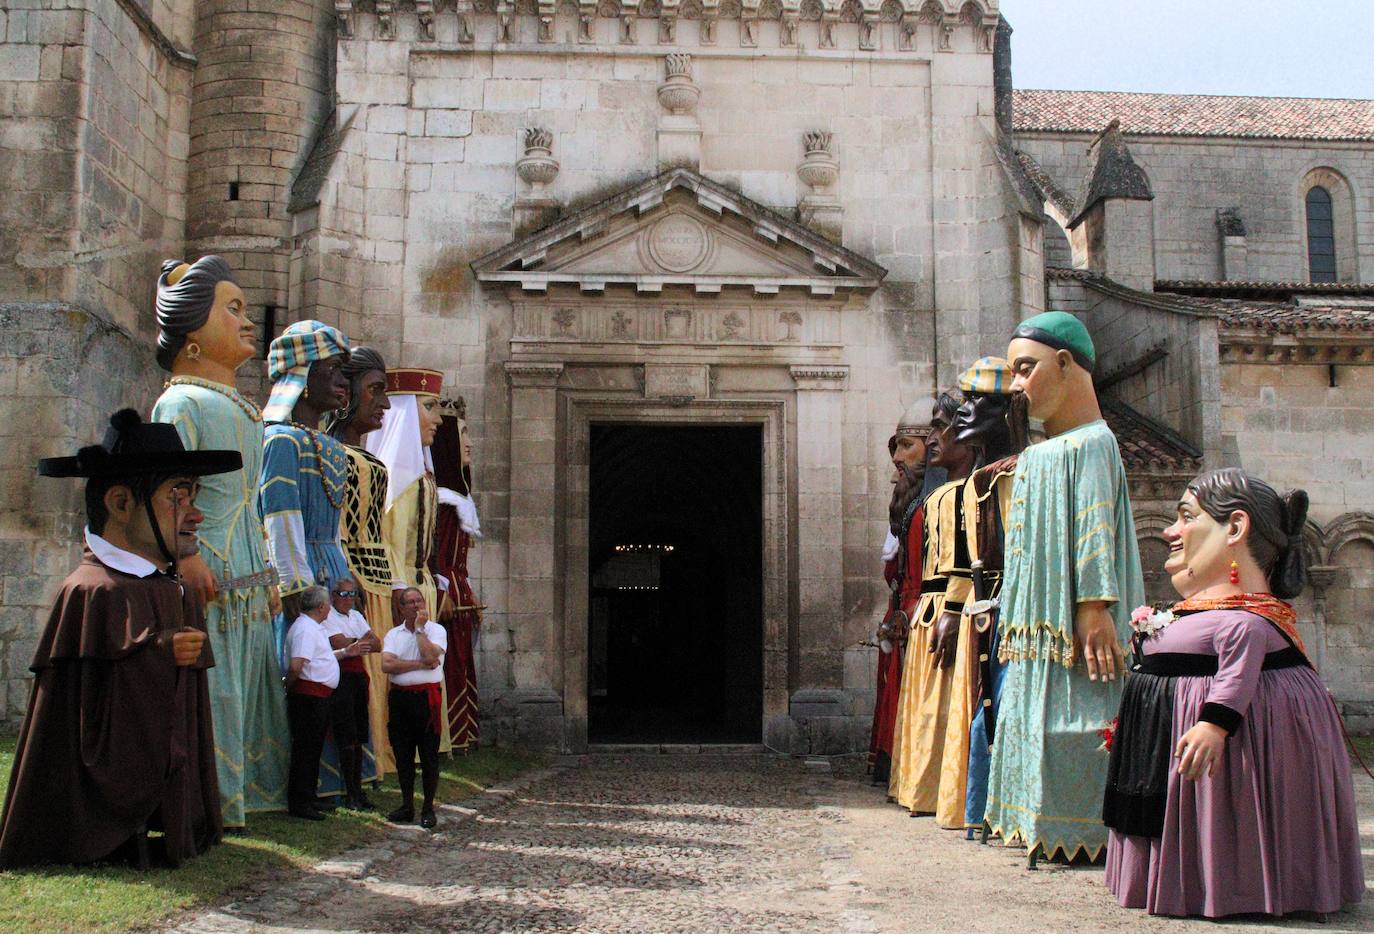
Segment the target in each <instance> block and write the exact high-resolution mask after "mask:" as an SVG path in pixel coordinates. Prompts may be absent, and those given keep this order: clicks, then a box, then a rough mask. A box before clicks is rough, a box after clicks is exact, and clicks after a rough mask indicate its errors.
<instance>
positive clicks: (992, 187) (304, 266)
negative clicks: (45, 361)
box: [292, 12, 1043, 716]
mask: <svg viewBox="0 0 1374 934" xmlns="http://www.w3.org/2000/svg"><path fill="white" fill-rule="evenodd" d="M349 20H350V24H351V27H352V31H351V35H349V36H341V37H340V39H339V42H338V47H337V67H338V76H337V80H336V89H337V92H338V109H337V112H336V120H337V122H338V126H339V128H340V129H339V138H338V151H337V154H336V155H335V156H334V157H333V158H332V160H331V162H330V165H329V168H328V172H327V176H326V178H325V181H324V184H323V186H322V188H321V192H320V198H319V205H318V208H317V209H312V210H311V211H310V212H305V211H303V212H301V215H300V216H299V217H298V229H299V230H303V231H306V234H305V236H303V237H299V238H298V241H297V249H296V263H295V267H296V269H298V273H293V275H295V276H298V278H299V281H300V292H299V294H300V296H301V298H300V301H299V302H298V301H297V299H296V295H295V293H296V289H295V286H294V285H293V296H292V303H293V305H292V317H293V318H294V317H302V316H311V317H319V318H322V319H323V320H327V321H328V320H335V321H337V322H339V324H340V326H341V327H343V328H344V329H345V330H346V331H347V332H348V333H349V335H350V337H351V338H353V339H354V340H355V341H357V342H360V343H368V344H372V345H374V346H377V347H378V348H379V349H380V350H381V351H382V352H383V354H384V355H385V356H386V358H387V360H388V362H390V363H394V364H401V365H421V366H433V367H437V368H440V369H442V370H443V371H444V372H445V378H446V386H447V387H449V388H450V389H451V390H452V391H454V392H458V393H461V394H463V395H464V396H465V397H466V398H467V401H468V411H469V422H470V424H471V425H472V426H473V429H474V433H475V442H476V448H477V450H476V458H477V462H478V467H479V470H478V484H477V485H478V500H479V504H480V505H481V507H482V512H483V526H484V530H485V532H486V538H485V540H484V541H483V543H482V545H481V547H480V548H478V549H476V550H475V552H474V556H473V568H472V570H473V573H474V577H475V578H476V579H477V580H479V581H480V582H481V590H482V598H483V600H484V601H485V602H486V603H487V604H488V605H489V606H490V610H489V611H488V613H487V622H486V624H485V625H484V627H483V630H482V637H481V639H482V645H481V650H480V652H479V668H480V672H479V674H480V680H481V682H482V685H483V690H484V697H486V698H489V699H490V700H491V701H492V703H493V704H495V705H496V706H497V707H501V705H502V704H505V706H506V707H512V706H513V705H518V704H521V703H523V701H521V700H520V697H521V695H520V690H521V689H522V688H523V687H525V686H527V684H526V682H530V681H531V680H532V679H533V680H537V679H538V675H537V674H536V673H535V672H533V671H532V670H530V660H529V659H524V660H522V659H521V658H520V657H519V656H520V645H521V644H522V639H524V640H525V641H526V642H527V641H528V639H527V638H526V637H527V636H528V633H525V634H524V636H521V635H520V634H516V633H512V632H511V631H510V627H509V625H508V622H509V620H508V614H510V613H512V612H516V611H514V610H512V609H511V607H512V604H514V603H516V602H517V601H518V600H519V599H520V593H519V592H517V591H519V588H518V587H517V586H516V583H517V582H515V581H512V580H510V579H509V575H510V573H511V572H510V570H509V569H510V568H511V567H512V566H513V565H514V563H515V561H516V556H515V555H512V554H509V553H508V549H509V541H510V537H509V536H510V534H511V532H510V529H509V519H508V516H509V501H510V493H509V491H510V490H511V489H512V487H513V485H514V483H515V476H514V475H515V474H517V473H518V472H519V471H520V470H522V468H523V467H524V466H525V465H523V464H522V463H521V461H520V458H521V448H522V444H523V442H521V441H520V440H519V439H515V438H512V437H510V424H511V422H510V405H511V392H512V390H511V389H510V386H509V381H508V377H507V374H506V372H505V369H504V364H505V363H506V362H507V360H508V359H509V355H510V350H509V341H510V338H511V334H512V318H511V309H510V305H509V303H508V301H507V300H506V298H505V297H504V296H503V295H499V294H492V293H487V292H483V291H482V290H481V289H479V288H478V287H477V285H476V284H475V283H474V281H473V277H472V273H471V271H470V269H469V268H468V266H469V263H471V262H472V261H473V260H475V259H477V258H478V257H481V256H483V255H485V254H486V253H488V252H490V251H492V250H494V249H496V248H498V247H501V246H504V245H505V244H506V243H508V242H510V241H511V240H512V239H514V238H515V236H516V223H515V217H514V214H515V203H516V200H517V199H518V198H520V197H522V196H524V195H526V194H527V193H528V186H527V185H526V184H525V183H524V182H522V181H521V180H520V179H519V177H518V175H517V173H516V171H515V163H516V161H517V160H518V159H519V158H521V156H522V155H523V132H522V131H523V130H524V129H525V128H527V127H541V128H544V129H547V130H549V131H550V132H551V134H552V136H553V149H552V156H553V158H554V159H556V160H558V162H559V164H560V168H559V172H558V174H557V176H556V179H555V180H554V181H553V182H552V183H551V184H550V186H549V188H550V194H551V195H552V197H553V198H554V199H556V200H557V202H558V204H559V207H560V209H561V212H562V213H563V214H564V215H567V214H568V213H571V212H573V211H576V210H578V209H580V208H583V207H586V206H588V205H591V204H594V203H596V202H597V201H599V200H601V199H603V198H605V197H607V196H609V195H612V194H614V193H616V192H618V191H620V190H623V189H625V188H627V187H629V186H631V185H633V184H635V183H638V182H641V181H643V180H645V179H647V178H649V177H651V176H653V175H656V174H657V173H658V172H659V171H660V168H661V166H660V162H659V160H658V152H657V147H656V131H657V129H658V127H659V123H660V117H661V115H662V114H663V113H664V111H663V108H662V106H661V105H660V104H659V101H658V97H657V93H656V92H657V86H658V85H659V84H660V83H661V82H662V81H663V80H664V56H665V55H666V54H667V53H668V52H687V53H689V54H691V56H692V62H691V69H692V76H693V80H694V83H695V84H696V85H697V86H698V87H699V88H700V90H701V95H700V102H699V105H698V108H697V111H696V116H697V119H698V121H699V124H700V127H701V134H702V135H701V143H700V153H699V169H700V171H701V172H702V174H704V175H706V176H707V177H708V178H710V179H711V180H713V181H716V182H719V183H722V184H725V185H726V186H728V187H730V188H732V189H735V190H737V191H739V192H741V193H742V194H744V195H745V196H747V197H749V198H751V199H753V200H755V201H758V202H760V203H762V204H763V205H764V206H766V207H769V208H771V209H773V210H776V211H778V212H780V213H783V214H785V215H787V216H796V213H797V206H798V203H799V201H800V200H801V198H802V197H803V196H805V195H807V194H808V192H809V188H808V187H807V186H806V185H805V184H803V183H802V182H801V181H800V179H799V178H798V175H797V165H798V163H799V162H800V161H801V159H802V155H803V151H802V134H803V133H804V132H806V131H809V130H814V129H826V130H830V131H831V132H832V133H833V134H834V152H835V154H836V156H837V158H838V161H839V164H840V180H839V183H838V185H837V190H838V195H839V201H840V203H841V207H842V212H843V216H842V223H841V230H840V237H841V240H842V242H843V244H844V245H845V246H846V247H848V248H850V249H854V250H856V251H858V252H860V253H862V254H864V255H865V256H868V257H871V258H872V259H874V260H875V261H876V262H878V263H880V264H882V265H883V266H884V267H886V268H887V269H888V270H889V274H888V276H887V278H886V280H885V281H884V282H883V284H882V286H881V287H880V289H879V290H878V292H877V293H876V294H875V295H874V296H873V297H872V298H871V299H869V301H868V304H867V308H866V309H861V310H858V311H857V312H856V313H854V314H852V315H848V316H847V317H846V321H847V323H846V324H845V333H844V334H843V335H842V342H843V343H844V345H845V346H846V348H851V349H849V350H846V357H847V359H851V360H852V365H851V369H850V372H851V374H852V375H851V379H850V381H849V384H848V388H847V390H846V392H845V393H844V396H843V398H844V401H843V405H842V407H841V415H840V419H839V421H838V422H837V423H835V424H833V425H831V426H829V427H828V428H827V429H826V430H833V431H834V432H835V433H836V435H837V440H838V442H839V446H838V447H837V451H838V452H839V454H840V457H839V463H840V469H839V470H838V471H837V473H838V475H839V476H840V477H841V480H842V483H843V496H842V502H843V506H842V508H843V515H842V516H841V517H839V521H840V526H839V528H840V529H841V530H842V535H843V544H842V546H841V554H842V561H843V568H842V575H841V576H842V582H843V583H842V588H843V590H842V593H841V594H838V595H837V606H838V607H839V608H840V610H841V613H840V616H841V618H842V620H843V623H840V621H838V620H837V621H836V622H835V624H834V625H836V626H842V629H843V633H842V635H839V636H837V637H836V638H835V643H834V649H833V650H834V651H838V652H843V653H845V656H846V659H847V660H846V662H845V664H844V665H841V666H836V668H835V683H834V684H833V685H827V687H833V688H835V689H841V688H842V689H843V693H844V695H845V700H844V701H843V703H844V705H845V709H844V711H843V713H844V715H845V716H859V714H858V711H860V710H861V709H862V708H864V707H865V706H866V705H868V704H870V703H871V691H872V677H871V670H870V668H869V661H868V659H867V652H868V651H869V650H862V649H855V648H853V646H854V643H856V642H858V641H859V640H860V639H862V638H865V637H866V636H867V635H870V634H871V632H870V630H871V629H872V627H873V626H874V625H875V624H876V619H877V618H878V617H879V616H880V615H881V609H882V603H883V592H882V587H881V578H880V575H879V573H878V571H879V570H880V568H879V562H878V555H877V553H878V549H879V546H880V544H881V542H882V538H883V527H884V520H883V518H882V517H883V516H884V515H885V508H886V503H887V499H888V497H889V495H890V492H891V486H890V468H889V467H887V466H886V465H885V462H886V447H885V445H886V439H887V436H888V435H889V434H890V433H891V431H892V426H893V425H894V424H895V422H896V419H897V416H898V415H899V414H900V413H901V412H902V410H903V409H904V408H905V406H906V405H907V404H908V403H910V402H912V401H914V400H915V399H917V398H930V397H932V396H933V392H934V389H935V386H936V380H937V364H936V362H935V360H936V357H937V356H938V358H939V360H940V362H939V364H938V380H939V381H940V382H941V383H944V384H948V383H952V382H953V379H954V377H955V376H956V375H957V373H958V372H959V370H961V369H962V368H963V367H964V366H966V365H967V364H968V363H969V362H971V361H972V360H973V359H975V358H976V357H977V356H979V355H981V354H983V353H989V352H1000V351H1002V350H1004V349H1005V343H1004V342H1005V335H1006V334H1007V333H1008V332H1009V330H1010V328H1011V326H1012V324H1013V323H1014V321H1015V320H1017V319H1018V318H1019V317H1020V316H1021V315H1022V313H1023V312H1025V311H1026V310H1027V309H1038V308H1039V306H1040V305H1041V304H1042V303H1043V285H1042V284H1041V283H1042V280H1041V278H1040V265H1041V264H1040V262H1039V254H1040V250H1041V247H1040V239H1039V231H1038V225H1036V224H1033V223H1032V224H1029V225H1028V226H1023V222H1022V221H1021V220H1020V219H1019V216H1018V213H1017V210H1016V207H1015V204H1014V201H1013V199H1011V198H1009V197H1008V193H1007V190H1006V186H1007V180H1006V176H1005V171H1004V169H1003V168H1002V167H1001V166H999V165H998V162H997V159H996V156H995V154H994V152H993V146H994V142H993V141H994V139H995V136H994V124H993V117H992V110H993V107H992V104H993V92H992V69H991V52H990V48H985V47H983V46H982V45H981V44H980V43H981V41H982V40H981V39H980V37H979V33H978V32H977V30H976V29H968V28H960V29H958V30H953V31H952V32H951V35H950V48H949V49H948V50H937V46H938V44H939V43H940V41H941V38H940V35H941V32H942V30H941V29H940V28H939V27H938V26H936V25H934V24H922V25H920V26H918V27H917V31H916V35H915V38H914V48H912V49H911V50H910V51H906V52H899V51H898V29H899V24H896V23H892V24H878V27H877V28H878V29H879V30H881V34H880V36H879V39H878V43H877V44H878V49H879V50H880V51H876V52H871V53H870V52H863V53H857V52H856V48H857V46H858V42H859V38H860V36H859V30H860V27H859V25H857V24H852V23H840V24H837V25H835V26H834V27H833V28H834V30H835V40H834V42H835V48H834V49H830V50H827V49H821V50H819V51H817V50H816V46H817V45H818V40H817V37H816V36H811V37H810V38H808V36H810V35H811V33H813V32H815V31H816V30H818V29H819V26H818V25H817V24H812V23H802V24H801V27H800V28H801V39H802V40H806V41H800V40H799V48H797V49H788V48H785V47H781V46H782V33H781V26H780V24H778V23H776V22H773V23H769V22H761V23H759V24H758V25H757V29H758V32H757V34H756V41H757V43H758V45H757V47H752V46H748V45H746V44H744V37H743V33H742V32H741V31H740V28H739V24H738V23H737V22H735V21H733V20H731V21H728V22H727V21H725V20H722V21H721V22H720V23H719V25H718V26H717V28H716V31H715V41H714V44H712V43H703V42H702V41H701V34H700V23H699V22H698V21H695V20H692V21H688V20H679V21H677V22H676V24H675V32H674V33H673V34H672V37H671V39H670V40H668V41H666V42H665V41H662V40H661V39H660V38H659V34H658V27H657V24H656V23H655V22H654V21H653V20H652V19H647V20H641V21H639V22H637V23H636V24H635V38H634V39H633V40H632V41H628V42H626V41H623V39H622V32H621V31H622V29H623V28H624V26H623V24H622V23H621V22H620V21H618V20H613V19H604V18H594V19H593V21H592V22H591V30H592V32H591V36H590V40H591V41H586V40H583V41H581V42H579V41H578V35H579V29H580V25H579V23H578V20H577V18H576V17H575V16H573V15H571V14H569V13H562V12H560V13H559V14H558V15H557V16H556V17H555V18H554V20H553V23H552V25H551V27H550V35H551V36H552V38H553V41H552V42H541V41H540V39H539V38H538V28H539V22H538V19H537V18H536V17H532V16H515V17H514V18H513V21H512V23H511V26H510V29H511V30H512V32H511V34H510V36H509V39H508V40H507V41H500V39H499V36H498V29H499V28H500V22H499V21H498V18H497V17H495V16H487V15H482V14H478V15H476V16H474V17H473V18H472V22H473V26H474V30H475V37H474V40H473V41H472V42H471V43H469V44H463V43H461V42H460V41H459V36H458V27H459V23H458V21H457V20H456V19H450V18H448V17H443V16H436V17H435V19H434V22H433V29H434V38H433V40H428V39H426V38H424V37H422V36H421V34H420V32H419V24H418V22H417V20H416V19H415V18H414V17H411V16H396V17H394V18H393V19H392V22H391V24H390V25H391V35H390V36H384V35H383V33H382V31H381V29H380V26H379V23H378V21H377V19H376V17H375V16H372V15H369V14H366V13H352V14H350V15H349ZM800 47H805V48H807V49H808V50H809V51H806V52H802V51H800ZM763 50H766V54H763ZM307 215H308V216H307ZM937 321H938V324H937V323H936V322H937ZM894 373H895V374H897V375H898V376H899V385H898V386H897V387H895V389H894V386H893V383H892V375H893V374H894ZM520 612H527V610H523V609H522V610H520ZM512 653H514V654H512ZM850 656H852V657H850ZM503 697H504V698H506V700H509V701H510V703H506V701H505V700H502V698H503ZM851 705H852V709H850V706H851ZM501 709H504V708H501Z"/></svg>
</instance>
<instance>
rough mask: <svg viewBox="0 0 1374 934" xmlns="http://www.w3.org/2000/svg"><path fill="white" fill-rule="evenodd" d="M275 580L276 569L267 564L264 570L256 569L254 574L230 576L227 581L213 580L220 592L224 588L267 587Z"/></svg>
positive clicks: (246, 588)
mask: <svg viewBox="0 0 1374 934" xmlns="http://www.w3.org/2000/svg"><path fill="white" fill-rule="evenodd" d="M276 582H277V571H276V569H275V568H273V567H272V565H270V564H269V565H268V566H267V567H266V568H265V569H264V570H261V571H258V572H257V573H256V574H245V575H243V576H242V577H231V578H229V580H227V581H215V588H216V589H217V590H219V591H221V592H223V591H226V590H248V589H249V588H251V587H267V586H269V585H271V584H275V583H276Z"/></svg>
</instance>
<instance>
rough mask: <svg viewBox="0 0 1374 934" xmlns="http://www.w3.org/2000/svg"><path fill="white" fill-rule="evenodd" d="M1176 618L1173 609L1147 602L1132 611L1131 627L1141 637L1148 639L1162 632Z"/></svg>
mask: <svg viewBox="0 0 1374 934" xmlns="http://www.w3.org/2000/svg"><path fill="white" fill-rule="evenodd" d="M1174 618H1175V617H1174V611H1173V610H1169V609H1165V608H1163V607H1154V606H1150V605H1149V604H1146V605H1145V606H1138V607H1136V608H1135V610H1134V611H1133V612H1132V613H1131V628H1132V629H1134V630H1135V633H1136V635H1137V636H1139V637H1140V638H1142V639H1148V638H1150V637H1151V636H1153V635H1156V634H1158V633H1159V632H1161V631H1162V630H1163V629H1164V628H1165V627H1167V626H1168V625H1169V624H1170V623H1172V622H1173V621H1174Z"/></svg>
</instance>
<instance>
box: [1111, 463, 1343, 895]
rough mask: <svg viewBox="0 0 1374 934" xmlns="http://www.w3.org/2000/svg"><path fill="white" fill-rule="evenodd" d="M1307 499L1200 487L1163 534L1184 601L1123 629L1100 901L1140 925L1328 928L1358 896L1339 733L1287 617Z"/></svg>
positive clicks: (1253, 488) (1224, 482)
mask: <svg viewBox="0 0 1374 934" xmlns="http://www.w3.org/2000/svg"><path fill="white" fill-rule="evenodd" d="M1306 517H1307V494H1306V493H1304V492H1302V491H1301V490H1298V491H1295V492H1292V493H1289V494H1287V495H1286V496H1282V497H1281V496H1279V494H1278V493H1276V492H1275V491H1274V489H1273V488H1272V487H1270V486H1269V485H1268V484H1267V483H1264V482H1263V481H1261V480H1258V479H1256V478H1255V477H1251V476H1249V475H1248V474H1246V473H1245V472H1244V471H1241V470H1237V469H1234V468H1232V469H1228V470H1217V471H1212V472H1211V473H1207V474H1203V475H1202V476H1201V477H1198V478H1197V479H1196V480H1194V481H1193V482H1192V483H1191V484H1189V485H1188V489H1187V491H1186V492H1185V493H1184V494H1183V497H1182V499H1180V500H1179V503H1178V520H1177V521H1176V522H1174V524H1173V525H1171V526H1169V528H1168V529H1166V530H1165V531H1164V537H1165V539H1166V540H1167V541H1168V543H1169V558H1168V560H1167V561H1166V562H1165V564H1164V570H1165V571H1167V572H1168V573H1169V574H1170V575H1171V577H1172V580H1173V585H1174V588H1175V589H1176V590H1177V591H1178V592H1179V593H1180V594H1181V595H1182V596H1183V600H1182V601H1180V602H1179V603H1176V604H1174V605H1173V607H1172V608H1171V609H1169V610H1159V611H1153V612H1152V611H1151V608H1148V607H1142V608H1141V609H1140V610H1137V611H1136V613H1135V614H1134V615H1133V616H1132V626H1133V628H1134V629H1135V635H1134V637H1133V645H1134V648H1135V655H1134V659H1133V661H1132V664H1131V675H1130V677H1129V678H1128V679H1127V682H1126V688H1125V692H1124V694H1123V696H1122V701H1121V712H1120V716H1119V717H1118V718H1117V727H1116V729H1115V732H1114V733H1112V734H1109V735H1110V737H1111V738H1110V747H1111V759H1110V763H1109V766H1108V773H1107V776H1108V777H1107V791H1106V798H1105V801H1104V803H1103V821H1104V822H1105V823H1106V824H1107V826H1108V827H1109V828H1111V832H1110V837H1109V842H1108V844H1107V887H1108V888H1109V889H1111V891H1112V893H1113V894H1114V895H1116V897H1117V899H1118V900H1119V901H1120V902H1121V904H1122V905H1124V906H1126V907H1128V908H1144V909H1146V910H1147V911H1149V912H1150V913H1151V914H1162V915H1204V916H1206V917H1209V918H1216V917H1222V916H1225V915H1233V914H1251V913H1263V914H1272V915H1284V914H1288V913H1290V912H1296V911H1306V912H1318V913H1325V912H1330V911H1336V910H1338V909H1339V908H1341V907H1342V906H1343V905H1346V904H1349V903H1351V902H1356V901H1358V900H1359V899H1360V898H1361V897H1362V896H1363V895H1364V873H1363V869H1362V867H1361V865H1360V836H1359V828H1358V825H1357V820H1356V812H1355V801H1354V797H1353V795H1352V790H1351V776H1350V761H1349V759H1347V758H1346V753H1345V748H1344V746H1343V744H1342V741H1341V740H1342V736H1341V724H1340V716H1339V714H1337V712H1336V708H1335V705H1334V703H1333V702H1332V700H1331V696H1330V695H1329V694H1328V693H1327V691H1326V688H1325V687H1324V686H1323V684H1322V681H1321V678H1319V677H1318V676H1317V673H1316V672H1315V671H1314V670H1313V669H1312V665H1311V663H1310V662H1309V661H1308V658H1307V653H1306V651H1305V650H1304V648H1303V644H1302V639H1301V637H1300V636H1299V635H1298V630H1297V626H1296V622H1295V620H1296V617H1295V614H1294V612H1293V608H1292V607H1291V606H1290V605H1289V604H1288V603H1286V602H1284V601H1285V600H1289V599H1292V598H1293V597H1295V596H1297V595H1298V594H1299V593H1300V592H1301V591H1302V587H1303V584H1304V583H1305V580H1306V568H1305V567H1304V563H1303V554H1302V541H1301V534H1302V528H1303V523H1304V522H1305V520H1306Z"/></svg>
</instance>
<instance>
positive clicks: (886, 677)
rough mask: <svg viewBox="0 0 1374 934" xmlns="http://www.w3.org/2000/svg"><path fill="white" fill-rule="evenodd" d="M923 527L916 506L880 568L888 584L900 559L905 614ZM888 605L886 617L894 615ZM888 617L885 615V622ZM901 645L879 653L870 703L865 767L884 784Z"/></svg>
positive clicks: (912, 601) (917, 586) (916, 582)
mask: <svg viewBox="0 0 1374 934" xmlns="http://www.w3.org/2000/svg"><path fill="white" fill-rule="evenodd" d="M924 528H925V513H924V510H923V509H917V510H916V512H915V513H914V514H913V515H912V519H911V524H910V525H908V526H907V535H906V541H905V542H903V543H902V548H901V550H900V551H898V552H897V557H895V558H893V559H892V560H891V561H888V562H887V564H886V565H885V566H884V567H883V579H884V580H886V581H887V584H888V587H891V586H892V582H893V581H894V580H895V579H896V578H897V576H898V570H899V568H900V565H901V563H902V562H905V565H906V567H905V571H906V573H905V574H903V575H902V578H901V588H900V591H899V593H898V598H897V604H898V606H900V607H901V608H902V609H904V610H905V611H906V612H907V613H910V612H911V610H912V608H914V607H915V605H916V599H917V598H918V597H919V596H920V595H921V555H922V553H923V552H922V548H921V545H922V542H921V538H922V532H923V530H924ZM893 612H894V611H893V610H892V609H891V608H890V607H889V609H888V611H887V617H890V616H891V615H892V614H893ZM887 617H884V621H885V622H886V620H887ZM903 654H904V653H903V651H902V647H901V646H900V645H894V646H893V647H892V651H891V652H887V653H880V654H879V656H878V689H877V699H876V701H875V703H874V705H873V728H872V732H871V734H870V738H869V744H868V770H869V771H870V772H872V773H873V780H874V781H875V782H880V783H886V782H887V781H888V777H889V775H890V773H891V767H892V739H893V736H894V734H895V733H896V731H897V710H898V703H897V701H898V699H899V697H900V696H901V692H902V657H903Z"/></svg>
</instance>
